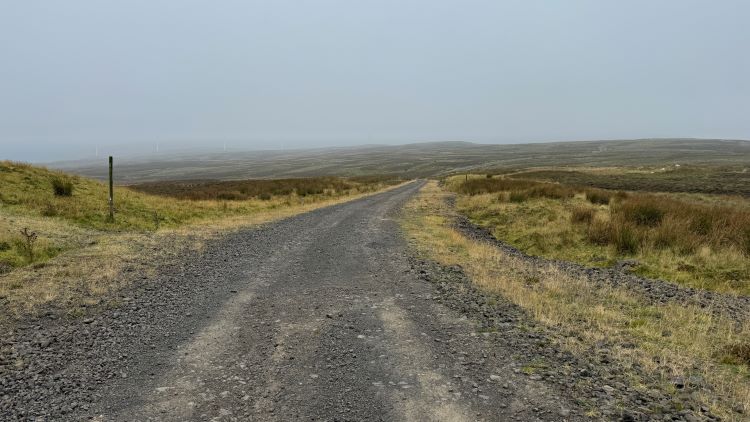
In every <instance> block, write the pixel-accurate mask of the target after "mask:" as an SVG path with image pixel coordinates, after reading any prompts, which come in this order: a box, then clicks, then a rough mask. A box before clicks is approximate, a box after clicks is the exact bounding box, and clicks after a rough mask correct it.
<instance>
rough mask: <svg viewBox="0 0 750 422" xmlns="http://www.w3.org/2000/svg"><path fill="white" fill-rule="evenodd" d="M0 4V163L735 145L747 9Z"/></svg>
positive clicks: (745, 115) (491, 2)
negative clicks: (315, 149)
mask: <svg viewBox="0 0 750 422" xmlns="http://www.w3.org/2000/svg"><path fill="white" fill-rule="evenodd" d="M0 4H1V7H0V158H13V159H24V160H33V161H45V160H54V159H60V158H73V157H77V156H84V155H89V156H91V155H93V153H94V147H95V146H96V145H99V147H100V150H101V151H103V152H106V151H107V150H108V149H109V150H113V151H115V150H116V151H118V152H120V151H123V148H124V146H129V148H130V152H147V151H150V150H151V149H153V148H154V145H155V144H156V142H157V141H159V142H160V143H161V146H162V149H174V148H178V147H183V146H201V147H214V148H220V147H221V146H222V145H223V143H224V142H227V144H228V146H229V147H230V148H275V147H281V146H282V145H283V146H285V147H287V148H290V147H307V146H327V145H352V144H361V143H405V142H414V141H428V140H468V141H478V142H499V143H500V142H502V143H506V142H525V141H544V140H575V139H605V138H640V137H683V136H684V137H724V138H743V139H747V138H750V25H749V24H748V22H750V2H748V1H709V0H705V1H688V0H673V1H666V0H658V1H655V0H646V1H633V0H628V1H605V0H590V1H573V0H565V1H563V0H558V1H553V0H549V1H533V0H519V1H501V0H487V1H480V0H461V1H458V0H456V1H442V0H422V1H409V0H398V1H388V0H379V1H354V0H340V1H326V0H317V1H303V0H298V1H287V0H267V1H248V0H243V1H240V0H238V1H208V0H205V1H191V0H173V1H163V0H161V1H160V0H128V1H121V0H118V1H114V0H112V1H104V0H90V1H83V0H65V1H55V0H48V1H34V0H24V1H13V0H4V1H3V0H0ZM113 145H117V146H118V147H117V148H113V147H112V146H113Z"/></svg>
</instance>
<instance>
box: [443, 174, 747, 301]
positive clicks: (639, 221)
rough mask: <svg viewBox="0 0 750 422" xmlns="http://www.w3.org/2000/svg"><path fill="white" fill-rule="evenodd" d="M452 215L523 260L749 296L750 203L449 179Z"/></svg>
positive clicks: (530, 182)
mask: <svg viewBox="0 0 750 422" xmlns="http://www.w3.org/2000/svg"><path fill="white" fill-rule="evenodd" d="M446 187H447V188H448V189H449V190H451V191H453V192H456V193H458V198H457V200H456V206H457V209H458V210H459V211H460V212H461V213H464V214H466V215H467V216H468V217H469V218H470V219H471V220H472V221H474V222H475V223H477V224H479V225H482V226H484V227H487V228H489V229H490V230H492V232H493V234H494V235H495V236H496V237H497V238H498V239H501V240H503V241H505V242H507V243H509V244H512V245H513V246H516V247H518V248H519V249H521V250H523V251H524V252H526V253H529V254H532V255H539V256H544V257H547V258H556V259H565V260H570V261H575V262H579V263H582V264H585V265H590V266H609V265H613V264H614V263H616V262H617V261H620V260H624V259H634V260H636V261H637V262H638V265H637V266H636V268H635V271H636V272H637V273H639V274H641V275H644V276H648V277H652V278H661V279H666V280H670V281H674V282H677V283H680V284H684V285H687V286H691V287H696V288H702V289H709V290H716V291H720V292H729V293H735V294H750V201H748V200H746V199H743V198H740V197H729V198H728V197H722V196H713V195H687V194H682V195H674V194H651V193H639V192H623V191H613V190H604V189H598V188H587V187H573V186H568V185H562V184H556V183H546V182H538V181H533V180H528V179H510V178H501V177H492V178H488V177H485V176H475V177H473V178H469V179H468V181H467V180H466V179H465V178H464V177H460V176H455V177H452V178H449V179H447V180H446Z"/></svg>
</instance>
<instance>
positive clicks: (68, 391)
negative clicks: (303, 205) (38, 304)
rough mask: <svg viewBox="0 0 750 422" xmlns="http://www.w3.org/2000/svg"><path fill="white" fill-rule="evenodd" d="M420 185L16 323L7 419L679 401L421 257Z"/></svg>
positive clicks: (610, 412)
mask: <svg viewBox="0 0 750 422" xmlns="http://www.w3.org/2000/svg"><path fill="white" fill-rule="evenodd" d="M421 186H422V183H421V182H415V183H412V184H409V185H406V186H403V187H399V188H396V189H393V190H391V191H388V192H384V193H380V194H377V195H373V196H370V197H367V198H363V199H359V200H355V201H351V202H348V203H345V204H340V205H335V206H331V207H327V208H323V209H319V210H315V211H312V212H309V213H306V214H302V215H298V216H295V217H292V218H288V219H285V220H282V221H280V222H277V223H273V224H268V225H265V226H262V227H260V228H257V229H248V230H243V231H240V232H237V233H234V234H231V235H228V236H226V237H224V238H222V239H220V240H216V241H213V242H211V243H210V244H209V245H208V246H207V247H206V248H205V249H204V250H203V251H202V252H189V253H188V254H187V255H186V256H185V257H184V258H183V259H182V260H180V262H179V263H178V264H174V265H168V266H164V267H163V268H162V270H161V272H160V273H159V274H158V275H157V276H155V277H153V278H148V279H144V280H142V282H141V283H139V284H137V285H135V286H133V287H132V288H129V289H127V290H125V291H122V292H120V293H119V294H118V297H116V298H113V299H115V300H116V302H117V303H119V306H109V307H102V308H101V309H98V310H97V312H96V313H94V314H92V315H90V316H88V317H86V318H81V319H75V320H60V319H46V318H40V319H38V320H33V321H27V322H26V323H25V324H22V325H16V326H14V327H11V328H6V329H5V330H4V333H3V337H2V344H0V419H2V420H102V421H105V420H226V421H232V420H279V421H289V420H303V419H304V420H331V421H333V420H358V421H359V420H446V421H474V420H523V421H537V420H548V421H564V420H584V419H587V418H586V417H585V416H584V414H585V413H586V412H588V411H591V410H592V408H593V409H595V410H597V411H598V412H599V413H598V415H599V417H601V418H602V419H606V420H617V419H621V418H622V419H624V420H638V419H645V418H646V416H645V413H644V412H648V411H650V410H653V407H649V403H650V402H653V403H657V404H658V403H662V402H666V401H667V399H666V398H665V397H664V396H663V395H659V394H658V393H657V394H656V395H655V396H653V397H643V396H641V395H639V394H636V393H635V392H633V391H631V390H630V389H629V388H628V387H627V386H625V385H624V384H621V383H619V381H618V380H619V378H618V376H617V369H616V368H614V367H613V366H611V365H610V366H607V364H606V363H602V362H599V361H597V362H596V366H593V364H592V363H591V362H589V361H586V360H584V359H583V358H575V357H573V356H570V354H566V353H563V352H560V351H558V350H555V348H554V346H553V345H552V343H551V342H550V341H549V339H548V338H547V337H546V334H545V333H544V330H537V329H535V328H534V327H536V325H535V324H534V323H533V321H531V319H530V318H529V317H528V316H526V315H525V314H524V313H523V311H522V310H520V309H518V308H516V307H514V306H513V305H511V304H509V303H507V302H505V301H503V300H502V299H501V298H500V300H499V302H495V300H496V299H493V301H492V303H490V301H489V300H488V297H487V296H485V295H483V294H481V293H480V292H477V291H476V290H475V289H473V287H471V283H470V282H469V280H468V279H466V277H465V276H464V275H463V273H462V272H461V271H460V269H456V268H443V267H440V266H438V265H436V264H434V263H430V262H426V261H421V260H416V259H414V258H413V257H412V256H411V255H410V252H409V249H408V247H407V245H406V242H405V240H404V238H403V236H402V235H401V233H400V230H399V227H398V224H397V222H396V221H394V219H395V218H396V217H397V212H398V210H400V208H401V206H402V205H403V204H404V202H405V201H406V200H408V199H409V198H410V197H412V196H413V195H414V194H415V193H416V192H417V190H418V189H419V188H420V187H421ZM488 327H492V330H488V329H487V328H488ZM529 327H531V329H529ZM542 360H543V361H544V362H545V365H544V368H540V369H539V371H536V370H535V371H528V370H524V368H527V367H528V365H529V363H533V362H537V363H538V362H540V361H542ZM610 384H611V385H610ZM582 386H583V387H582ZM582 394H586V396H582ZM649 409H650V410H649ZM660 411H661V412H662V414H661V415H662V416H663V418H664V419H665V420H672V419H677V420H679V419H689V418H690V417H692V416H691V414H690V413H689V412H683V413H670V412H671V411H672V410H671V409H669V408H662V409H661V410H660ZM660 418H661V417H660Z"/></svg>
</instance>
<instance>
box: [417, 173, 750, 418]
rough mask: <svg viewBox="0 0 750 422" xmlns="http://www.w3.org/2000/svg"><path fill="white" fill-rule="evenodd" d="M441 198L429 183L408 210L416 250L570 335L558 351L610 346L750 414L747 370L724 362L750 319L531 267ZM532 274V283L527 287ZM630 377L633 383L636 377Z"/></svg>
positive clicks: (717, 405)
mask: <svg viewBox="0 0 750 422" xmlns="http://www.w3.org/2000/svg"><path fill="white" fill-rule="evenodd" d="M443 195H444V193H443V192H442V191H441V190H440V189H439V188H438V187H437V186H436V184H434V183H432V184H430V185H428V186H427V187H426V188H424V189H423V192H422V193H421V195H420V196H419V197H417V198H416V199H415V200H413V201H412V202H411V203H410V204H408V205H407V210H406V216H405V218H404V220H403V226H404V228H405V230H406V232H407V233H408V234H409V236H410V237H411V238H412V239H413V240H414V242H415V244H416V246H417V248H418V249H419V250H420V251H421V253H423V254H424V255H426V256H427V257H429V258H431V259H434V260H437V261H438V262H440V263H442V264H444V265H453V264H459V265H461V266H462V267H463V268H464V269H465V271H466V272H467V273H468V275H469V276H470V277H471V278H472V280H473V281H474V282H475V283H477V284H478V285H480V286H482V287H483V288H485V289H487V290H489V291H493V292H496V293H499V294H501V295H503V296H504V297H506V298H508V299H509V300H511V301H512V302H514V303H516V304H518V305H520V306H522V307H524V308H525V309H527V310H528V311H529V312H530V313H531V315H533V316H534V317H535V318H536V319H538V320H540V321H542V322H544V323H546V324H547V325H549V326H551V327H561V328H562V329H563V332H566V331H567V332H570V333H573V334H574V335H569V336H566V337H565V338H563V339H562V340H561V341H560V346H561V347H564V348H566V349H568V350H571V351H573V352H575V353H587V352H589V351H591V350H592V348H596V347H597V344H599V343H600V342H604V343H612V344H614V347H613V350H612V352H613V353H614V355H615V357H616V358H617V359H618V361H619V363H620V364H622V365H623V366H624V367H626V368H634V367H639V368H641V371H645V372H646V373H652V374H656V375H658V376H660V377H661V379H662V380H663V381H664V388H667V389H668V388H669V385H670V381H671V379H672V377H675V376H690V375H700V376H701V377H703V379H705V380H706V381H707V383H708V386H706V387H705V388H702V389H700V390H699V392H698V394H699V396H700V399H701V400H702V401H704V402H705V403H707V404H708V405H709V406H710V407H711V408H712V410H713V411H714V412H716V413H718V414H720V415H722V416H723V417H725V418H727V419H728V420H740V419H741V416H740V415H739V414H737V413H736V412H734V411H733V410H732V409H733V407H734V406H742V407H743V408H744V409H745V411H746V412H747V411H748V410H750V381H749V380H748V366H747V364H746V363H741V362H731V361H730V360H728V359H727V358H726V357H727V353H728V351H732V350H735V352H736V351H740V353H742V351H743V350H744V349H737V348H736V346H735V345H738V344H740V345H744V344H748V342H750V322H748V321H744V322H742V323H740V324H737V323H736V322H735V321H733V320H730V319H726V318H722V317H717V316H715V315H713V314H712V313H711V312H710V311H709V310H706V309H701V308H697V307H694V306H681V305H679V304H663V305H648V304H646V303H645V302H644V301H643V300H642V298H640V297H639V296H638V295H636V294H634V293H632V292H629V291H627V290H623V289H615V288H611V287H599V286H593V285H591V284H588V283H587V282H585V281H583V280H578V279H574V278H571V277H569V276H567V275H566V274H564V273H561V272H559V271H558V270H557V269H556V268H555V267H552V266H544V267H541V268H529V266H528V265H529V264H528V263H527V262H526V261H523V260H521V259H518V258H515V257H513V256H509V255H507V254H504V253H503V252H501V251H500V250H499V249H497V248H495V247H493V246H491V245H489V244H485V243H481V242H476V241H473V240H471V239H468V238H466V237H465V236H463V235H462V234H461V233H459V232H457V231H455V230H454V229H452V227H451V225H450V221H451V215H450V210H449V209H447V207H446V206H445V205H444V202H443V200H442V199H443V198H442V197H443ZM530 273H533V274H534V278H535V280H536V282H535V283H534V284H533V285H530V284H528V283H527V282H526V280H527V279H528V275H529V274H530ZM665 333H668V335H665ZM633 345H634V347H631V346H633ZM733 347H734V348H735V349H732V348H733ZM736 354H737V353H735V355H736ZM634 377H635V379H636V381H637V380H638V377H637V375H636V373H635V372H634Z"/></svg>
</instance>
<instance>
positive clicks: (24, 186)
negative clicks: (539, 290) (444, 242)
mask: <svg viewBox="0 0 750 422" xmlns="http://www.w3.org/2000/svg"><path fill="white" fill-rule="evenodd" d="M334 183H336V184H337V186H345V189H338V188H336V189H331V188H330V187H329V186H330V185H331V184H334ZM395 183H398V182H397V181H393V180H384V179H378V178H373V179H363V180H341V181H339V180H335V178H325V180H324V179H296V180H295V181H293V182H290V181H286V182H285V183H284V186H285V188H287V189H286V190H284V191H283V192H282V191H279V190H278V189H271V188H270V187H268V186H271V187H273V186H272V184H271V185H269V184H264V185H263V186H262V187H261V188H260V189H258V190H257V191H256V192H257V195H256V196H257V197H256V196H249V197H247V198H243V199H234V200H228V199H198V200H189V199H176V198H173V197H169V196H159V195H151V194H147V193H143V192H138V191H136V190H133V189H130V188H127V187H116V188H115V205H116V207H115V208H116V213H115V220H114V221H109V220H108V218H107V215H108V203H107V197H108V193H107V187H106V186H105V185H104V184H103V183H100V182H97V181H94V180H91V179H86V178H82V177H77V176H73V175H67V174H63V173H60V172H55V171H49V170H47V169H44V168H39V167H34V166H30V165H27V164H22V163H12V162H0V304H2V309H3V314H2V315H0V317H14V316H19V315H22V314H26V313H34V312H36V311H37V310H38V309H41V308H42V307H44V306H43V305H50V306H54V307H56V308H59V309H61V310H63V311H64V312H68V313H73V314H76V313H81V312H82V308H85V307H87V306H90V305H93V304H95V303H97V302H98V300H99V298H100V297H101V296H103V295H104V294H105V293H107V292H110V291H113V290H116V289H118V288H120V287H122V286H123V285H126V284H128V283H129V282H131V281H132V279H133V278H135V277H143V276H148V275H149V274H150V273H152V272H153V271H155V266H156V263H160V262H164V260H168V259H171V258H174V257H175V256H177V255H179V253H180V251H184V250H185V249H186V248H197V247H200V246H201V244H202V243H203V241H205V240H206V239H208V238H210V237H212V236H215V235H216V234H217V233H221V232H223V231H226V230H232V229H236V228H239V227H245V226H248V225H253V224H259V223H263V222H267V221H272V220H275V219H280V218H284V217H287V216H291V215H294V214H297V213H301V212H305V211H309V210H312V209H315V208H318V207H322V206H327V205H331V204H334V203H337V202H342V201H347V200H350V199H353V198H356V197H359V196H362V195H366V194H368V193H371V192H375V191H378V190H381V189H384V188H386V187H388V186H392V185H394V184H395ZM320 186H326V188H325V189H323V190H318V189H317V188H318V187H320ZM67 187H69V188H70V189H67ZM264 187H268V188H265V189H264ZM297 188H299V190H300V193H298V190H297ZM261 196H262V198H261ZM23 229H28V231H27V233H29V234H31V233H34V234H36V237H35V238H28V239H27V237H25V236H24V235H23V234H22V233H21V231H22V230H23Z"/></svg>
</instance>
